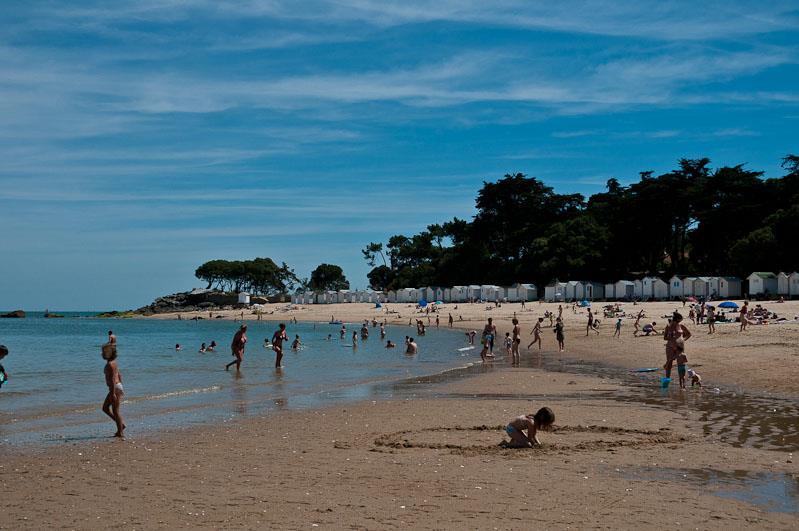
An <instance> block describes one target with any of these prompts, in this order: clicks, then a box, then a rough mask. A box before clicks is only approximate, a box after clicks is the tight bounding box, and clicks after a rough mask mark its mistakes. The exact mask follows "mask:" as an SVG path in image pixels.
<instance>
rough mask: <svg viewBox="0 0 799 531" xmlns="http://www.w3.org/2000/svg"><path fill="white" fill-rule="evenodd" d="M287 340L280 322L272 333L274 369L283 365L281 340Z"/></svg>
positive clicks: (287, 337)
mask: <svg viewBox="0 0 799 531" xmlns="http://www.w3.org/2000/svg"><path fill="white" fill-rule="evenodd" d="M354 333H355V332H353V334H354ZM297 337H299V336H297ZM288 340H289V336H288V335H286V325H284V324H283V323H280V326H278V329H277V330H276V331H275V333H274V334H272V350H274V351H275V369H281V368H282V367H283V366H282V365H281V364H280V362H281V361H282V360H283V342H284V341H288Z"/></svg>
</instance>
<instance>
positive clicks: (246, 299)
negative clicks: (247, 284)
mask: <svg viewBox="0 0 799 531" xmlns="http://www.w3.org/2000/svg"><path fill="white" fill-rule="evenodd" d="M239 304H250V294H249V293H247V292H246V291H242V292H240V293H239Z"/></svg>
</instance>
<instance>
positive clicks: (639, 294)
mask: <svg viewBox="0 0 799 531" xmlns="http://www.w3.org/2000/svg"><path fill="white" fill-rule="evenodd" d="M633 297H634V298H636V299H643V298H644V281H643V280H641V279H640V278H638V279H635V280H633Z"/></svg>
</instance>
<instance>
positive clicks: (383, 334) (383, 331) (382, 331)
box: [380, 323, 386, 339]
mask: <svg viewBox="0 0 799 531" xmlns="http://www.w3.org/2000/svg"><path fill="white" fill-rule="evenodd" d="M385 338H386V325H385V324H383V323H380V339H385Z"/></svg>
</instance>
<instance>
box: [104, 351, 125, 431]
mask: <svg viewBox="0 0 799 531" xmlns="http://www.w3.org/2000/svg"><path fill="white" fill-rule="evenodd" d="M101 354H102V356H103V359H104V360H105V368H104V369H103V373H104V374H105V384H106V385H107V386H108V394H107V395H106V397H105V400H104V401H103V407H102V409H103V413H105V414H106V415H108V416H109V417H111V420H113V421H114V423H115V424H116V425H117V432H116V433H115V434H114V437H119V438H123V437H124V436H125V435H124V432H125V427H126V426H125V422H124V421H123V420H122V413H121V412H120V411H119V406H120V404H121V403H122V397H123V396H125V392H124V389H123V388H122V374H121V373H120V372H119V367H118V366H117V361H116V360H117V347H116V345H112V344H110V343H109V344H106V345H103V348H102V350H101Z"/></svg>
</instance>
